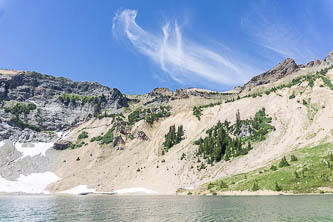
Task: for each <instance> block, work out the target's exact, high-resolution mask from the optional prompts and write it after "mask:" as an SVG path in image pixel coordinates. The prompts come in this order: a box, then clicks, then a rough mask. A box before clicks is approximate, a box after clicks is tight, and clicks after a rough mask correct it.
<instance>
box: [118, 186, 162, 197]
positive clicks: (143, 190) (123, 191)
mask: <svg viewBox="0 0 333 222" xmlns="http://www.w3.org/2000/svg"><path fill="white" fill-rule="evenodd" d="M113 193H115V194H120V195H121V194H130V193H132V194H133V193H138V194H158V193H157V192H156V191H153V190H150V189H147V188H144V187H131V188H124V189H120V190H115V191H113Z"/></svg>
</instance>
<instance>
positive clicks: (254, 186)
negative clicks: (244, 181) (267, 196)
mask: <svg viewBox="0 0 333 222" xmlns="http://www.w3.org/2000/svg"><path fill="white" fill-rule="evenodd" d="M258 190H260V187H259V185H258V183H257V181H255V182H254V184H253V186H252V191H258Z"/></svg>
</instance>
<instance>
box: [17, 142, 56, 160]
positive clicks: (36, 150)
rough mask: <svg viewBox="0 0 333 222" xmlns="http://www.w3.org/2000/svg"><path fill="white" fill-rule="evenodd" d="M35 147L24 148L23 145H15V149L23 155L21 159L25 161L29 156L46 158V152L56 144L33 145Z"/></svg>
mask: <svg viewBox="0 0 333 222" xmlns="http://www.w3.org/2000/svg"><path fill="white" fill-rule="evenodd" d="M32 144H33V147H30V146H23V143H15V148H16V150H17V151H19V152H21V153H22V154H23V155H22V157H21V158H20V159H23V158H25V157H27V156H31V157H33V156H37V155H42V156H46V154H45V153H46V151H47V150H48V149H50V148H51V147H52V146H53V144H54V143H32Z"/></svg>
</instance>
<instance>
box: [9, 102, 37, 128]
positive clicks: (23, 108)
mask: <svg viewBox="0 0 333 222" xmlns="http://www.w3.org/2000/svg"><path fill="white" fill-rule="evenodd" d="M36 108H37V106H36V104H34V103H28V104H25V103H16V104H15V105H14V106H12V107H5V112H6V113H11V114H13V115H14V116H13V117H12V118H11V122H12V123H13V124H14V125H16V126H17V127H19V128H21V129H25V128H29V129H31V130H34V131H36V132H40V131H42V129H41V128H40V127H39V126H36V125H33V124H30V123H28V120H27V115H28V114H29V113H30V111H32V110H35V109H36ZM21 114H24V121H22V120H21V119H20V115H21Z"/></svg>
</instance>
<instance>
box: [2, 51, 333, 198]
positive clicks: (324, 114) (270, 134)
mask: <svg viewBox="0 0 333 222" xmlns="http://www.w3.org/2000/svg"><path fill="white" fill-rule="evenodd" d="M332 67H333V52H331V53H330V54H329V55H328V56H327V57H326V58H324V59H323V60H316V61H311V62H309V63H308V64H306V65H299V64H296V63H295V61H294V60H292V59H289V58H288V59H286V60H284V61H283V62H281V63H280V64H278V65H277V66H276V67H274V68H273V69H271V70H269V71H267V72H265V73H263V74H260V75H258V76H255V77H253V78H252V79H251V80H250V81H249V82H248V83H246V84H244V85H243V86H241V87H236V88H235V89H234V90H231V91H228V92H216V91H210V90H204V89H197V88H188V89H178V90H176V91H171V90H169V89H166V88H157V89H154V90H153V91H152V92H150V93H148V94H144V95H126V94H123V93H121V92H120V91H119V90H117V89H115V88H113V89H111V88H109V87H106V86H102V85H100V84H98V83H95V82H92V83H91V82H74V81H71V80H69V79H66V78H62V77H53V76H50V75H44V74H40V73H37V72H26V71H14V70H0V123H1V124H0V176H1V177H3V178H5V179H8V180H15V179H17V178H18V177H19V176H20V173H23V174H25V175H28V174H31V173H42V172H45V171H50V172H53V173H54V174H56V175H57V177H59V178H60V179H59V180H57V181H56V182H53V183H52V184H49V186H48V187H47V190H48V191H49V192H51V193H58V192H62V191H64V190H70V189H71V188H73V187H76V186H80V185H86V186H87V187H89V188H91V189H94V190H96V191H100V192H110V191H113V190H116V189H122V188H128V187H143V188H147V189H150V190H154V191H156V192H158V193H162V194H175V193H180V194H186V193H191V194H213V195H215V194H220V193H226V192H232V191H235V190H238V191H245V190H248V191H252V192H258V191H260V190H262V189H265V190H272V191H275V192H307V193H310V192H311V193H312V192H333V183H332V181H333V171H331V170H330V169H331V165H332V164H333V162H332V161H333V158H330V154H329V152H330V149H331V147H332V145H331V144H332V142H333V129H332V127H331V126H332V125H333V119H332V118H331V117H332V112H331V110H333V84H332V80H333V69H332ZM46 145H47V146H48V147H50V148H48V149H46V150H45V151H43V152H41V153H38V155H37V154H33V153H34V152H35V151H34V150H37V149H41V148H39V147H43V146H46ZM312 147H316V148H315V150H312V149H311V148H312ZM318 147H319V148H318ZM24 150H28V151H26V153H27V154H26V156H23V154H22V153H24V152H25V151H24ZM28 152H29V154H28ZM21 169H22V171H20V170H21ZM309 172H311V175H310V174H309ZM296 175H297V176H296ZM315 181H316V182H315ZM0 192H1V190H0Z"/></svg>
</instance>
